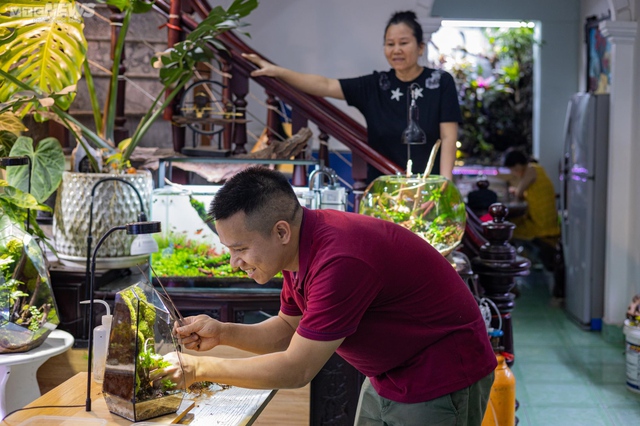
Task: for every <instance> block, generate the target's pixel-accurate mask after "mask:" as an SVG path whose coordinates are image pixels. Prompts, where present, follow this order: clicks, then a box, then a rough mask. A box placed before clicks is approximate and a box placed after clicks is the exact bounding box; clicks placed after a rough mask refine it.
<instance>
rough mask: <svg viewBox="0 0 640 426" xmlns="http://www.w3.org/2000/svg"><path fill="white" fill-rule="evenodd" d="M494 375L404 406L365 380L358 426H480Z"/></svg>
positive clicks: (359, 406)
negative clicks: (387, 397) (456, 389)
mask: <svg viewBox="0 0 640 426" xmlns="http://www.w3.org/2000/svg"><path fill="white" fill-rule="evenodd" d="M493 378H494V373H493V372H491V374H489V375H488V376H486V377H485V378H483V379H481V380H479V381H477V382H476V383H474V384H472V385H471V386H469V387H467V388H464V389H461V390H459V391H456V392H452V393H450V394H448V395H444V396H441V397H440V398H436V399H433V400H431V401H426V402H419V403H416V404H403V403H400V402H394V401H391V400H389V399H386V398H383V397H381V396H380V395H378V393H377V392H376V391H375V389H374V388H373V386H371V382H370V381H369V379H368V378H367V379H365V381H364V383H363V384H362V389H361V391H360V400H359V401H358V409H357V411H356V421H355V426H480V424H481V423H482V419H483V417H484V411H485V409H486V408H487V402H488V401H489V393H490V392H491V385H492V384H493Z"/></svg>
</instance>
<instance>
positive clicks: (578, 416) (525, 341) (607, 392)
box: [512, 271, 640, 426]
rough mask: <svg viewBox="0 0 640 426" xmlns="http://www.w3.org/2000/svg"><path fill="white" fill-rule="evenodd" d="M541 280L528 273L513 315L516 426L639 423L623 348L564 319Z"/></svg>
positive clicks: (639, 406)
mask: <svg viewBox="0 0 640 426" xmlns="http://www.w3.org/2000/svg"><path fill="white" fill-rule="evenodd" d="M546 279H547V277H546V276H545V274H544V273H543V272H540V271H532V274H531V276H529V277H527V278H526V279H525V280H523V282H522V283H520V285H519V288H520V292H521V294H520V297H519V298H518V299H516V307H515V309H514V311H513V330H514V344H515V352H516V358H515V364H514V365H513V368H512V370H513V373H514V375H515V377H516V397H517V399H518V402H519V403H520V408H519V409H518V411H517V412H516V415H517V417H518V419H519V426H560V425H562V426H564V425H571V426H596V425H603V426H628V425H640V394H636V393H633V392H630V391H629V390H627V388H626V385H625V375H626V366H625V355H624V345H622V344H620V345H614V344H610V343H608V342H605V341H604V340H603V338H602V335H601V333H599V332H591V331H584V330H582V329H580V328H579V327H578V326H577V325H576V324H575V323H573V322H572V321H571V320H569V319H568V318H567V316H566V314H565V312H564V311H563V309H562V308H561V307H555V306H553V305H552V304H551V303H550V302H551V297H550V296H549V290H548V285H547V283H546Z"/></svg>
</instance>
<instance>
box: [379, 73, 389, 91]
mask: <svg viewBox="0 0 640 426" xmlns="http://www.w3.org/2000/svg"><path fill="white" fill-rule="evenodd" d="M378 84H379V85H380V89H382V90H389V89H391V82H390V81H389V77H387V74H384V73H382V74H380V80H378Z"/></svg>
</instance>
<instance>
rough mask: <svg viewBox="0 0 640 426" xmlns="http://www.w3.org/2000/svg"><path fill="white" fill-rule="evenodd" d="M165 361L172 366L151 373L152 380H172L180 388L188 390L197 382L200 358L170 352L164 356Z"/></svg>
mask: <svg viewBox="0 0 640 426" xmlns="http://www.w3.org/2000/svg"><path fill="white" fill-rule="evenodd" d="M164 360H165V361H167V362H170V363H171V366H169V367H165V368H161V369H159V370H156V371H154V372H152V373H151V379H152V380H159V379H170V380H171V381H172V382H173V383H176V384H177V386H178V388H184V389H187V388H188V387H189V386H191V384H193V383H194V382H196V381H197V380H196V371H197V363H198V357H195V356H192V355H188V354H183V353H178V352H170V353H168V354H166V355H165V356H164Z"/></svg>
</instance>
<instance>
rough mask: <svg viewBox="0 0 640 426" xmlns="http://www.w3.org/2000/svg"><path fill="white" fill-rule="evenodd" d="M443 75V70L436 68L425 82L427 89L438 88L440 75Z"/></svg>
mask: <svg viewBox="0 0 640 426" xmlns="http://www.w3.org/2000/svg"><path fill="white" fill-rule="evenodd" d="M441 75H442V71H440V70H435V71H434V72H432V73H431V75H430V76H429V78H427V80H426V81H425V82H424V87H426V88H427V89H437V88H438V87H440V76H441Z"/></svg>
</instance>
